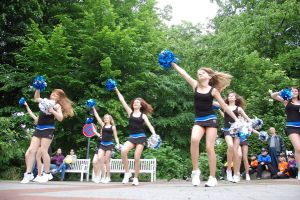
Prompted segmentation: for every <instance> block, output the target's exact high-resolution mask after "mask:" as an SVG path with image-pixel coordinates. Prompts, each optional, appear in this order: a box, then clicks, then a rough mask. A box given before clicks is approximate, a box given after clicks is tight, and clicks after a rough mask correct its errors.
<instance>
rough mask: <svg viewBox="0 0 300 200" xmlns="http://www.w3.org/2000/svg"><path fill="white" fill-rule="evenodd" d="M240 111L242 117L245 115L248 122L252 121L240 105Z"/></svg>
mask: <svg viewBox="0 0 300 200" xmlns="http://www.w3.org/2000/svg"><path fill="white" fill-rule="evenodd" d="M238 110H239V113H240V114H241V115H242V117H244V118H245V119H246V120H247V121H248V122H251V119H250V118H249V117H248V115H247V114H246V113H245V111H244V109H243V108H241V107H239V108H238Z"/></svg>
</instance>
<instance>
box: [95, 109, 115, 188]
mask: <svg viewBox="0 0 300 200" xmlns="http://www.w3.org/2000/svg"><path fill="white" fill-rule="evenodd" d="M93 112H94V115H95V117H96V119H97V121H98V123H99V124H100V125H101V127H102V128H101V135H100V134H99V133H97V135H98V137H101V142H100V144H99V149H98V160H99V161H100V174H101V177H99V170H97V171H95V176H96V178H95V183H99V182H101V183H109V182H110V181H111V180H110V158H111V153H112V149H113V147H114V145H113V142H112V137H113V136H114V138H115V141H116V143H117V148H118V147H119V146H120V143H119V138H118V134H117V129H116V126H115V123H114V120H113V118H112V116H111V115H108V114H106V115H104V117H103V121H104V122H103V121H102V120H101V118H100V117H99V115H98V112H97V110H96V108H95V107H93ZM105 169H106V170H105ZM105 172H106V173H105Z"/></svg>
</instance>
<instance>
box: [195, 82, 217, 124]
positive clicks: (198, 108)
mask: <svg viewBox="0 0 300 200" xmlns="http://www.w3.org/2000/svg"><path fill="white" fill-rule="evenodd" d="M212 90H213V87H212V88H211V89H210V90H209V92H208V93H206V94H203V93H199V92H197V87H196V88H195V92H194V108H195V123H194V125H198V126H201V127H214V128H218V121H217V115H216V114H215V112H214V110H213V96H212V94H211V92H212Z"/></svg>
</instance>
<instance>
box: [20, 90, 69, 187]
mask: <svg viewBox="0 0 300 200" xmlns="http://www.w3.org/2000/svg"><path fill="white" fill-rule="evenodd" d="M34 99H35V101H36V102H38V103H41V102H42V101H43V99H42V98H41V97H40V90H36V91H35V94H34ZM50 100H52V101H53V102H54V106H53V107H49V109H48V112H49V114H46V113H44V112H42V111H41V112H40V114H39V117H38V121H37V126H36V128H35V132H34V134H33V136H32V138H31V143H30V146H29V148H28V150H27V153H28V154H27V155H25V162H26V173H24V178H23V180H22V181H21V183H28V182H29V181H31V180H33V174H32V172H31V171H32V166H33V164H34V160H35V158H34V157H35V155H36V153H37V150H38V148H39V147H40V151H41V157H42V158H43V162H44V173H43V174H42V180H39V182H47V181H48V180H51V179H52V178H53V177H52V174H51V173H50V156H49V154H48V149H49V146H50V144H51V142H52V139H53V137H54V130H55V126H54V121H55V119H56V120H58V121H62V120H63V119H64V117H69V116H70V117H71V116H73V115H74V113H73V108H72V102H71V101H70V100H69V99H68V97H67V96H66V95H65V93H64V91H63V90H61V89H55V90H53V91H52V93H51V95H50ZM36 159H37V160H40V159H41V158H36ZM38 164H39V163H38ZM38 169H41V166H38ZM38 175H39V176H40V175H41V174H40V172H39V174H38Z"/></svg>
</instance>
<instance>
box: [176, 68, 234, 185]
mask: <svg viewBox="0 0 300 200" xmlns="http://www.w3.org/2000/svg"><path fill="white" fill-rule="evenodd" d="M171 65H172V66H173V68H174V69H175V70H176V71H177V72H178V73H179V74H180V75H181V76H182V77H183V78H184V79H185V80H186V81H187V82H188V83H189V84H190V85H191V86H192V89H193V91H194V107H195V112H196V113H195V124H194V126H193V129H192V135H191V157H192V165H193V171H192V184H193V185H194V186H198V185H200V170H199V168H198V159H199V144H200V141H201V138H202V137H203V135H204V134H206V151H207V154H208V163H209V170H210V176H209V179H208V181H207V183H206V184H205V186H207V187H214V186H216V185H217V179H216V178H215V176H216V154H215V149H214V146H215V140H216V137H217V127H218V124H217V116H216V115H215V113H214V111H213V99H214V98H215V99H216V100H217V101H218V103H219V104H220V106H221V108H222V109H223V110H225V111H226V112H227V113H228V114H229V115H230V116H231V117H232V118H233V119H234V120H235V121H238V118H237V117H236V116H235V114H234V113H233V112H232V111H231V110H230V109H229V108H228V106H227V105H226V104H225V102H224V100H223V99H222V97H221V95H220V91H222V90H223V89H225V88H226V87H227V86H228V85H229V84H230V80H231V76H230V75H229V74H225V73H220V72H215V71H213V70H212V69H210V68H201V69H199V70H198V72H197V80H195V79H193V78H192V77H191V76H190V75H189V74H188V73H187V72H186V71H185V70H184V69H182V68H181V67H179V66H178V65H177V64H176V63H173V62H172V63H171Z"/></svg>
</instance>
